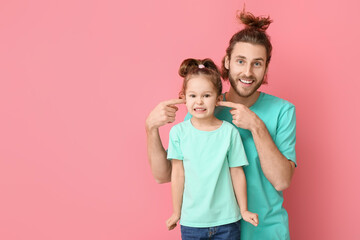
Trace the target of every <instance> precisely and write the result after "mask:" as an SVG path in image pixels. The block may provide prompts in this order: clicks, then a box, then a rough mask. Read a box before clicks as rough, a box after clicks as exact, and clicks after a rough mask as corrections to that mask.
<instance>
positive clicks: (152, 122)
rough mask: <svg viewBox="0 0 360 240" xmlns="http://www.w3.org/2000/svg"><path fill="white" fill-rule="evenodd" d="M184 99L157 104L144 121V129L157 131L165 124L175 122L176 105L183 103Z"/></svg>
mask: <svg viewBox="0 0 360 240" xmlns="http://www.w3.org/2000/svg"><path fill="white" fill-rule="evenodd" d="M185 102H186V101H185V99H171V100H167V101H164V102H161V103H159V104H158V105H157V106H156V107H155V108H154V109H153V110H152V111H151V112H150V114H149V116H148V117H147V119H146V129H147V130H151V129H154V128H155V129H157V128H159V127H161V126H163V125H165V124H167V123H172V122H174V121H175V116H176V111H177V110H178V107H177V106H176V105H177V104H183V103H185Z"/></svg>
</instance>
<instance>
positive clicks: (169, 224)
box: [166, 213, 180, 230]
mask: <svg viewBox="0 0 360 240" xmlns="http://www.w3.org/2000/svg"><path fill="white" fill-rule="evenodd" d="M179 219H180V215H179V214H176V213H173V215H171V217H170V218H169V219H168V220H167V221H166V226H167V228H168V230H173V229H174V228H175V227H176V226H177V222H178V221H179Z"/></svg>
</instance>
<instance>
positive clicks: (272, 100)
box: [262, 93, 295, 110]
mask: <svg viewBox="0 0 360 240" xmlns="http://www.w3.org/2000/svg"><path fill="white" fill-rule="evenodd" d="M262 94H263V98H262V103H263V104H266V105H267V107H276V108H280V109H283V110H288V109H290V108H295V105H294V104H293V103H291V102H290V101H288V100H285V99H283V98H280V97H277V96H274V95H271V94H268V93H262Z"/></svg>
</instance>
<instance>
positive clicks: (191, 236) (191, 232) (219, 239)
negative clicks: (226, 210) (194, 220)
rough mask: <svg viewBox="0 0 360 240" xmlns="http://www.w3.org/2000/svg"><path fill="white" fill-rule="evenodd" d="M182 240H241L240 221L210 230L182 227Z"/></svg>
mask: <svg viewBox="0 0 360 240" xmlns="http://www.w3.org/2000/svg"><path fill="white" fill-rule="evenodd" d="M181 239H182V240H240V221H237V222H234V223H230V224H226V225H221V226H217V227H210V228H196V227H186V226H182V225H181Z"/></svg>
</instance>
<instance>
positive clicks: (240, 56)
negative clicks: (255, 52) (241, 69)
mask: <svg viewBox="0 0 360 240" xmlns="http://www.w3.org/2000/svg"><path fill="white" fill-rule="evenodd" d="M235 58H237V59H246V57H245V56H242V55H237V56H235ZM253 60H255V61H263V62H265V60H264V59H263V58H262V57H259V58H255V59H253Z"/></svg>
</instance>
